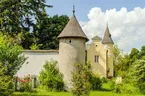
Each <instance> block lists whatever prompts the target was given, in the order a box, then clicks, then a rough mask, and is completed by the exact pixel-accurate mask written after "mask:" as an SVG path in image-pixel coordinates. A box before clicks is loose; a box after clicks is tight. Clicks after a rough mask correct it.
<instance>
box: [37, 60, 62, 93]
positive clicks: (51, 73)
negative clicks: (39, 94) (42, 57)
mask: <svg viewBox="0 0 145 96" xmlns="http://www.w3.org/2000/svg"><path fill="white" fill-rule="evenodd" d="M43 67H44V69H43V70H42V71H41V72H40V76H39V80H40V85H41V86H42V88H44V89H46V90H49V91H53V90H55V91H62V90H64V82H63V75H62V74H61V73H60V72H59V69H58V68H57V61H54V60H51V61H50V62H48V61H46V63H45V65H44V66H43Z"/></svg>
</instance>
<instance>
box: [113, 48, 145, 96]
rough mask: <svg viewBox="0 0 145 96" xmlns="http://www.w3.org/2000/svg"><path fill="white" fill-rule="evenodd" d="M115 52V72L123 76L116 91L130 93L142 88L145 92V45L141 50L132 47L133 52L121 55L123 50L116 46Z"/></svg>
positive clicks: (141, 90) (144, 92)
mask: <svg viewBox="0 0 145 96" xmlns="http://www.w3.org/2000/svg"><path fill="white" fill-rule="evenodd" d="M114 53H115V55H114V56H115V59H114V66H115V73H116V76H121V77H122V83H121V84H117V85H116V86H115V91H116V92H119V93H128V94H130V93H135V92H139V91H138V90H140V92H141V93H143V94H145V79H144V78H145V61H144V60H145V58H144V56H145V46H142V48H141V50H140V51H139V50H138V49H136V48H132V50H131V53H130V54H126V55H124V54H122V55H121V51H120V50H119V49H118V48H117V47H115V50H114ZM116 54H117V55H116Z"/></svg>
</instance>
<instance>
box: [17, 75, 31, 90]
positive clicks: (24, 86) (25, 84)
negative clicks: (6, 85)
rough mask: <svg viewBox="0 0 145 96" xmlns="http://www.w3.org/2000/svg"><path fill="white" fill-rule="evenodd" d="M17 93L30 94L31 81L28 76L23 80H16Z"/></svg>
mask: <svg viewBox="0 0 145 96" xmlns="http://www.w3.org/2000/svg"><path fill="white" fill-rule="evenodd" d="M18 83H19V91H21V92H24V91H26V92H31V91H32V80H31V78H30V75H27V76H24V78H20V77H19V78H18Z"/></svg>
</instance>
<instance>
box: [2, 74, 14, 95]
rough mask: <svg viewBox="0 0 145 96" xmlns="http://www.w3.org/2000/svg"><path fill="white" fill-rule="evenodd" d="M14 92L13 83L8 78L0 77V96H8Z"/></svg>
mask: <svg viewBox="0 0 145 96" xmlns="http://www.w3.org/2000/svg"><path fill="white" fill-rule="evenodd" d="M13 92H14V89H13V82H12V80H11V77H9V76H6V75H5V76H4V75H3V76H0V96H9V95H11V94H12V93H13Z"/></svg>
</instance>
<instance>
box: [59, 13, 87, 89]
mask: <svg viewBox="0 0 145 96" xmlns="http://www.w3.org/2000/svg"><path fill="white" fill-rule="evenodd" d="M74 12H75V11H74V10H73V16H72V17H71V19H70V21H69V22H68V24H67V25H66V27H65V28H64V29H63V31H62V32H61V33H60V34H59V36H58V40H59V61H58V63H59V70H60V72H61V73H62V74H63V80H64V82H65V85H66V87H68V89H69V88H70V87H71V79H72V72H74V70H75V69H74V64H75V63H85V50H86V41H88V38H87V36H86V35H85V33H84V32H83V30H82V28H81V27H80V25H79V23H78V21H77V19H76V17H75V15H74Z"/></svg>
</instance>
